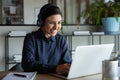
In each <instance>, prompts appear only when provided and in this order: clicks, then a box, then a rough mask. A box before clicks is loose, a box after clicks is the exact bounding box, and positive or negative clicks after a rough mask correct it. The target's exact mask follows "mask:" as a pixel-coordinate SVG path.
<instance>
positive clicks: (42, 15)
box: [37, 4, 54, 27]
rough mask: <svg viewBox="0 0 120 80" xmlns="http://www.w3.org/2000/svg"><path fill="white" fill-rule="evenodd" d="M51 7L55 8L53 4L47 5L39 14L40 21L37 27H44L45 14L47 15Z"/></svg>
mask: <svg viewBox="0 0 120 80" xmlns="http://www.w3.org/2000/svg"><path fill="white" fill-rule="evenodd" d="M51 6H54V5H53V4H46V5H44V6H43V7H42V8H41V9H40V12H39V14H38V20H37V26H38V27H42V26H44V23H45V21H44V20H43V17H44V14H45V13H46V10H47V9H48V8H50V7H51Z"/></svg>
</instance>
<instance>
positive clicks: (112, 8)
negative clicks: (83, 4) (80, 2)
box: [85, 0, 120, 34]
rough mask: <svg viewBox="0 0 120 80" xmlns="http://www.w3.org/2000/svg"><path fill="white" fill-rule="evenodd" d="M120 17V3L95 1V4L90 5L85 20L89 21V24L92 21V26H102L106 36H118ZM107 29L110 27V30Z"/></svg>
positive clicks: (102, 0)
mask: <svg viewBox="0 0 120 80" xmlns="http://www.w3.org/2000/svg"><path fill="white" fill-rule="evenodd" d="M119 15H120V2H112V1H108V2H105V1H104V0H95V2H94V3H91V4H90V5H89V8H88V9H87V11H86V14H85V19H87V21H88V22H90V21H91V22H92V24H95V25H97V26H99V25H101V24H102V26H103V29H104V32H105V34H118V31H119V24H120V19H119ZM111 20H112V21H111ZM109 21H110V22H109ZM112 22H114V23H112ZM107 24H108V25H107ZM112 25H113V27H112ZM106 27H109V29H108V28H106ZM117 27H118V28H117ZM114 29H115V30H114ZM112 30H113V31H112Z"/></svg>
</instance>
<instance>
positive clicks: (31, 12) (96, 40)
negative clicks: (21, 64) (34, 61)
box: [0, 0, 120, 71]
mask: <svg viewBox="0 0 120 80" xmlns="http://www.w3.org/2000/svg"><path fill="white" fill-rule="evenodd" d="M92 1H94V0H1V1H0V6H1V8H0V10H1V11H0V12H1V13H0V15H2V16H3V17H2V16H0V64H1V65H0V71H5V67H6V63H5V61H6V60H5V59H6V56H5V53H6V50H8V49H6V38H7V39H8V38H9V37H7V35H8V33H9V32H10V31H25V32H26V33H29V32H31V31H34V30H37V29H38V27H37V26H36V20H37V18H36V17H37V13H38V12H39V9H40V8H41V7H42V6H43V5H44V4H46V3H48V2H53V3H54V4H57V5H58V6H59V7H60V9H61V10H62V13H63V15H64V16H63V23H64V24H63V26H62V31H60V33H61V34H63V35H65V36H67V38H66V39H67V41H68V45H69V48H70V51H71V54H72V55H74V50H75V48H76V47H77V46H83V45H94V44H107V43H115V48H114V50H113V52H115V51H117V50H119V46H120V45H119V36H114V35H102V36H91V35H82V36H73V31H75V30H78V28H79V30H81V31H95V30H96V27H95V26H94V25H89V24H85V20H84V19H83V17H81V18H80V21H78V20H77V17H78V16H80V13H81V11H83V10H85V9H86V8H87V6H88V4H89V3H91V2H92ZM3 3H4V5H2V4H3ZM18 4H20V7H19V9H18V10H20V11H18V14H17V13H16V12H15V11H16V10H17V8H18ZM6 5H7V6H6ZM21 11H22V12H21ZM5 13H7V17H6V14H5ZM8 13H11V14H8ZM11 16H12V17H11ZM9 18H10V22H9ZM7 21H8V22H7ZM15 21H16V22H15ZM71 37H72V39H71ZM23 40H24V37H17V38H15V37H14V38H9V47H8V48H9V51H8V52H9V57H10V59H13V56H14V55H15V54H22V46H23ZM14 65H15V64H10V65H9V68H11V67H12V66H14Z"/></svg>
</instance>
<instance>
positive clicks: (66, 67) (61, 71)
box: [56, 63, 70, 74]
mask: <svg viewBox="0 0 120 80" xmlns="http://www.w3.org/2000/svg"><path fill="white" fill-rule="evenodd" d="M69 69H70V64H68V63H65V64H61V65H58V66H57V68H56V72H57V74H66V73H68V72H69Z"/></svg>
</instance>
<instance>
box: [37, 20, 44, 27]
mask: <svg viewBox="0 0 120 80" xmlns="http://www.w3.org/2000/svg"><path fill="white" fill-rule="evenodd" d="M43 25H44V22H43V21H42V20H40V19H38V20H37V26H38V27H42V26H43Z"/></svg>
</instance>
